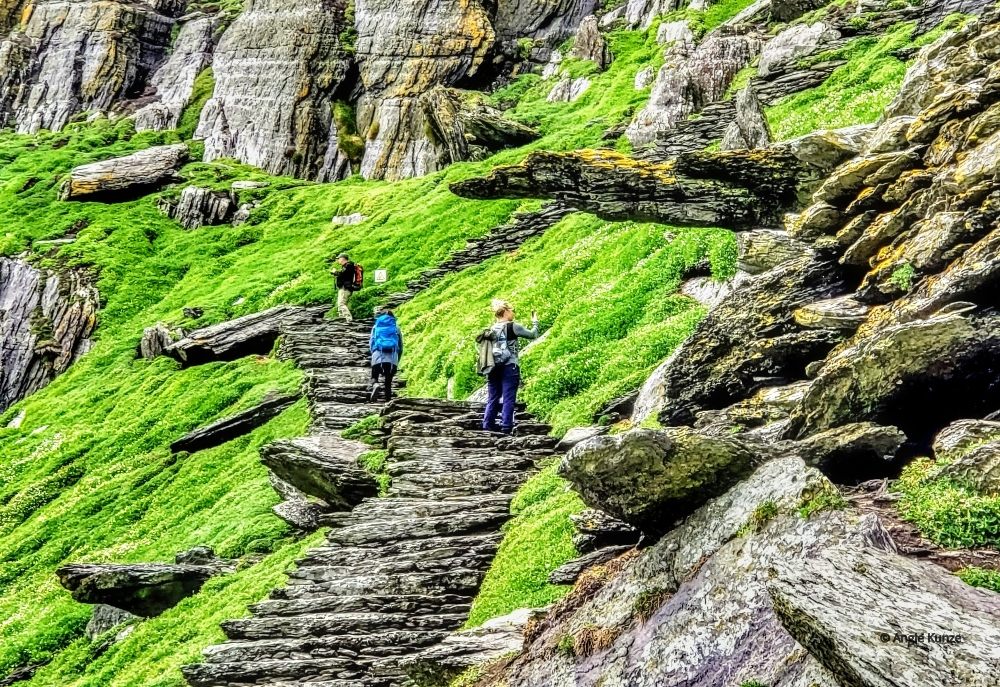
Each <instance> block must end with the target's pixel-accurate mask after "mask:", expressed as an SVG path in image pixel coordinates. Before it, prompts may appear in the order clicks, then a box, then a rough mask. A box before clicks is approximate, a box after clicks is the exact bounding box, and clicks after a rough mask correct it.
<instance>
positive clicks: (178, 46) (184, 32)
mask: <svg viewBox="0 0 1000 687" xmlns="http://www.w3.org/2000/svg"><path fill="white" fill-rule="evenodd" d="M221 23H222V18H221V17H220V16H219V15H211V16H204V15H195V16H194V17H192V18H191V19H190V20H188V21H184V22H183V23H181V24H180V29H179V30H178V32H177V38H176V39H174V43H173V46H172V49H171V52H170V57H169V58H167V60H166V62H164V63H163V64H162V65H161V66H160V67H159V68H158V69H157V70H156V72H155V73H154V74H153V76H152V77H151V78H150V79H149V85H150V86H151V87H152V88H154V89H156V96H155V97H156V100H155V102H151V103H149V104H147V105H144V106H143V107H142V108H141V109H139V110H138V111H137V112H136V113H135V114H134V115H132V118H133V119H134V121H135V128H136V131H145V130H147V129H152V130H155V131H163V130H165V129H175V128H177V125H178V124H179V123H180V119H181V114H182V113H183V112H184V108H185V107H187V105H188V103H189V102H190V100H191V96H192V94H193V93H194V82H195V79H197V78H198V75H199V74H201V73H202V72H203V71H204V70H205V69H206V68H208V67H209V66H210V65H211V64H212V50H213V48H214V47H215V36H216V32H217V31H218V30H219V27H220V25H221Z"/></svg>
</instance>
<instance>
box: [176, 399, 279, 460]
mask: <svg viewBox="0 0 1000 687" xmlns="http://www.w3.org/2000/svg"><path fill="white" fill-rule="evenodd" d="M298 398H299V397H298V395H296V394H285V395H275V396H274V397H273V398H268V399H265V400H264V401H262V402H261V403H258V404H257V405H255V406H253V407H252V408H248V409H246V410H244V411H241V412H239V413H236V414H235V415H231V416H229V417H226V418H223V419H221V420H217V421H216V422H213V423H212V424H210V425H207V426H206V427H200V428H198V429H196V430H194V431H193V432H190V433H189V434H185V435H184V436H183V437H181V438H180V439H178V440H177V441H175V442H173V443H172V444H170V450H171V451H173V452H174V453H177V452H179V451H188V452H194V451H202V450H204V449H206V448H212V447H213V446H219V445H220V444H224V443H226V442H227V441H231V440H233V439H235V438H237V437H241V436H243V435H245V434H248V433H250V432H252V431H253V430H254V429H256V428H257V427H260V426H261V425H263V424H264V423H265V422H267V421H268V420H270V419H271V418H274V417H277V416H278V415H280V414H281V413H282V412H283V411H284V410H285V409H287V408H289V407H291V405H292V404H293V403H295V401H297V400H298Z"/></svg>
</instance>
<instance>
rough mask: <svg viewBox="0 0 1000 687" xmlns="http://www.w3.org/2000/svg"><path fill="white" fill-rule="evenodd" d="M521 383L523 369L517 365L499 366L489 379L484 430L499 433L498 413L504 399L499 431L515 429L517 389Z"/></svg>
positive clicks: (494, 369)
mask: <svg viewBox="0 0 1000 687" xmlns="http://www.w3.org/2000/svg"><path fill="white" fill-rule="evenodd" d="M520 383H521V368H520V367H518V366H517V365H497V366H496V367H494V368H493V370H492V371H491V372H490V374H489V377H487V390H488V392H489V393H488V395H487V397H486V413H485V414H484V415H483V429H485V430H486V431H488V432H495V431H497V424H496V422H497V411H498V410H499V403H500V398H501V397H503V411H502V414H501V416H500V427H499V429H500V430H501V431H503V432H510V431H511V430H512V429H513V428H514V406H515V405H516V404H517V387H518V385H519V384H520Z"/></svg>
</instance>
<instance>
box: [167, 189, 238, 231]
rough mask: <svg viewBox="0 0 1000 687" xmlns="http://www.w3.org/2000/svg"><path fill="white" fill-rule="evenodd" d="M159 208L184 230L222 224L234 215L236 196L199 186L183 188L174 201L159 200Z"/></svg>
mask: <svg viewBox="0 0 1000 687" xmlns="http://www.w3.org/2000/svg"><path fill="white" fill-rule="evenodd" d="M157 205H158V206H159V208H160V209H161V210H162V211H163V212H164V213H166V215H167V217H170V218H171V219H175V220H177V221H178V222H180V224H181V225H182V226H183V227H184V228H185V229H197V228H198V227H201V226H205V225H208V226H212V225H216V224H224V223H225V222H228V221H231V220H232V219H233V216H234V215H235V214H236V195H235V194H234V193H233V192H232V191H216V190H213V189H209V188H203V187H201V186H185V187H184V190H183V191H181V195H180V197H179V198H177V199H176V200H172V199H166V198H163V199H160V200H159V201H157Z"/></svg>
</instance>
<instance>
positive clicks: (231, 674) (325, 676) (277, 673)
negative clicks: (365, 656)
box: [184, 658, 392, 687]
mask: <svg viewBox="0 0 1000 687" xmlns="http://www.w3.org/2000/svg"><path fill="white" fill-rule="evenodd" d="M184 676H185V677H186V678H187V680H188V683H189V684H190V685H192V687H216V686H224V687H231V686H232V685H234V684H236V685H238V684H249V685H263V684H272V685H273V684H274V683H275V682H276V681H279V680H282V681H284V682H285V683H286V684H292V685H302V684H303V683H305V682H307V681H310V680H311V681H316V680H327V681H329V680H347V681H356V680H359V679H361V678H364V677H365V676H366V671H364V670H363V669H359V666H358V664H357V663H356V662H354V661H352V660H350V659H344V658H305V659H278V660H276V659H261V660H257V661H241V662H234V663H216V662H212V663H199V664H196V665H193V666H185V668H184ZM349 684H355V685H358V684H364V683H358V682H351V683H349ZM384 684H392V683H391V682H387V683H384Z"/></svg>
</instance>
